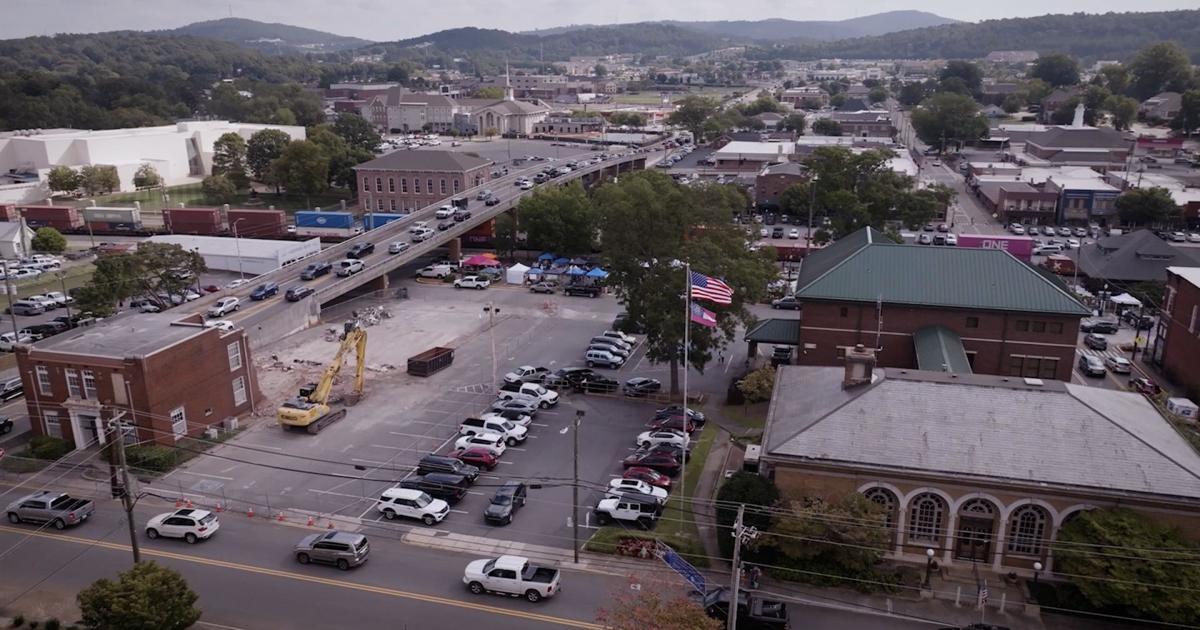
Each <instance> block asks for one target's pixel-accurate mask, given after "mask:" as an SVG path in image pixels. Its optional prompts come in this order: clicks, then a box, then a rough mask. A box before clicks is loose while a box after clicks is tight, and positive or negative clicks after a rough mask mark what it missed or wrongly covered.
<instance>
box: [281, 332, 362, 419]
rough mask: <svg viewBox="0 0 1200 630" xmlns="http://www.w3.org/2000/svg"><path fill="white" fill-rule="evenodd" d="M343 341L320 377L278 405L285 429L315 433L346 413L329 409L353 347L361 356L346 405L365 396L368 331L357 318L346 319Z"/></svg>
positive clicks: (358, 357) (346, 398)
mask: <svg viewBox="0 0 1200 630" xmlns="http://www.w3.org/2000/svg"><path fill="white" fill-rule="evenodd" d="M341 342H342V343H341V345H340V346H338V351H337V354H335V355H334V356H333V362H331V363H330V364H329V366H328V367H326V368H325V372H324V373H323V374H322V375H321V380H320V381H318V382H316V383H309V384H307V385H305V386H304V387H301V388H300V395H299V396H297V397H296V398H292V399H291V400H288V401H287V402H285V403H283V406H281V407H280V408H279V411H278V418H279V424H280V425H282V426H283V428H284V429H289V428H293V427H294V428H303V429H306V430H307V431H308V432H309V433H312V434H316V433H318V432H319V431H320V430H321V429H324V428H325V427H327V426H329V425H330V424H333V423H334V422H337V421H338V420H341V419H342V418H344V417H345V416H346V410H345V409H338V410H337V411H330V410H329V394H330V392H331V391H332V390H333V381H334V379H336V378H337V375H338V372H341V371H342V360H343V359H344V358H345V356H346V353H347V352H349V351H350V349H351V348H353V349H354V351H355V355H356V356H357V359H358V360H357V364H356V365H355V370H354V388H353V389H352V390H351V392H350V394H349V395H347V396H346V397H345V399H344V400H343V402H345V404H346V405H347V406H353V405H355V404H357V403H358V400H359V398H361V397H362V393H363V370H364V369H365V368H366V361H367V331H365V330H363V328H362V326H361V325H360V324H359V323H358V322H357V321H354V322H346V325H345V330H344V332H343V333H342V335H341Z"/></svg>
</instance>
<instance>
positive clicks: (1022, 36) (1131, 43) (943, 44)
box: [751, 10, 1200, 62]
mask: <svg viewBox="0 0 1200 630" xmlns="http://www.w3.org/2000/svg"><path fill="white" fill-rule="evenodd" d="M1162 40H1172V41H1176V42H1178V43H1179V44H1181V45H1182V46H1183V47H1184V48H1185V49H1187V51H1188V52H1189V54H1190V55H1191V57H1192V61H1193V62H1196V61H1197V60H1200V10H1195V11H1162V12H1158V13H1104V14H1086V13H1074V14H1071V15H1043V16H1039V17H1031V18H1013V19H1006V20H987V21H985V22H979V23H977V24H973V23H967V22H963V23H958V24H945V25H942V26H931V27H927V28H919V29H913V30H908V31H900V32H896V33H889V34H887V35H880V36H876V37H862V38H856V39H844V40H839V41H834V42H814V43H797V44H795V45H790V46H778V45H777V46H767V47H762V48H759V49H757V50H754V51H752V52H751V55H752V56H754V57H756V58H760V59H776V58H783V59H820V58H823V57H839V58H847V59H893V58H901V59H921V58H927V59H928V58H943V59H973V58H978V57H984V56H987V54H988V53H989V52H992V51H993V50H1036V51H1039V52H1043V53H1049V52H1063V53H1067V54H1070V55H1073V56H1075V57H1079V58H1081V59H1083V60H1085V61H1094V60H1097V59H1117V60H1127V59H1129V58H1130V57H1132V56H1133V55H1134V54H1135V53H1136V52H1137V51H1138V50H1139V49H1141V48H1143V47H1145V46H1147V45H1149V44H1152V43H1154V42H1157V41H1162Z"/></svg>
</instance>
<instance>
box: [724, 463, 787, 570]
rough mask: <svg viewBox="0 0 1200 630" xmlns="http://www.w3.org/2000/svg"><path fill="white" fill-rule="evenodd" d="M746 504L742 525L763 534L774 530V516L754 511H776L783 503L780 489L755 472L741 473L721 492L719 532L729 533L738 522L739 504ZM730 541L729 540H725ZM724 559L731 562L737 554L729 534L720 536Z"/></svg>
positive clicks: (734, 474)
mask: <svg viewBox="0 0 1200 630" xmlns="http://www.w3.org/2000/svg"><path fill="white" fill-rule="evenodd" d="M738 503H744V504H746V508H747V509H746V514H745V516H744V517H743V519H742V522H743V523H744V524H745V525H746V526H748V527H756V528H758V529H759V530H760V531H767V530H769V529H771V515H770V514H769V513H767V512H766V511H765V510H761V509H753V508H774V507H776V504H777V503H779V488H776V487H775V484H773V483H771V480H770V479H767V478H766V477H762V476H760V475H756V474H754V473H751V472H745V471H738V472H736V473H733V475H731V476H730V477H729V479H727V480H726V481H725V483H723V484H721V489H720V490H717V531H720V532H728V531H731V530H732V528H733V524H734V523H735V522H736V521H737V504H738ZM726 538H728V539H729V540H725V539H726ZM717 543H718V546H720V548H721V555H722V556H724V557H726V558H728V557H729V556H730V555H731V554H732V552H733V538H732V537H730V536H729V535H728V534H725V535H722V536H717Z"/></svg>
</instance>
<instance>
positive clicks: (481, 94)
mask: <svg viewBox="0 0 1200 630" xmlns="http://www.w3.org/2000/svg"><path fill="white" fill-rule="evenodd" d="M471 98H484V99H492V100H499V99H502V98H504V88H502V87H496V86H489V87H481V88H479V89H477V90H475V93H474V94H472V95H471Z"/></svg>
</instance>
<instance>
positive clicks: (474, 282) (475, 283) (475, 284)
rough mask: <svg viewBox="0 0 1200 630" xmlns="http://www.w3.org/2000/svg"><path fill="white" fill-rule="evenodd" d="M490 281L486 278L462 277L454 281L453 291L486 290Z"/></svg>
mask: <svg viewBox="0 0 1200 630" xmlns="http://www.w3.org/2000/svg"><path fill="white" fill-rule="evenodd" d="M491 284H492V281H491V280H488V279H487V277H486V276H463V277H461V278H458V279H457V280H455V281H454V288H455V289H480V290H483V289H486V288H488V287H489V286H491Z"/></svg>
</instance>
